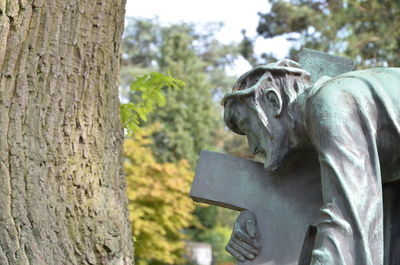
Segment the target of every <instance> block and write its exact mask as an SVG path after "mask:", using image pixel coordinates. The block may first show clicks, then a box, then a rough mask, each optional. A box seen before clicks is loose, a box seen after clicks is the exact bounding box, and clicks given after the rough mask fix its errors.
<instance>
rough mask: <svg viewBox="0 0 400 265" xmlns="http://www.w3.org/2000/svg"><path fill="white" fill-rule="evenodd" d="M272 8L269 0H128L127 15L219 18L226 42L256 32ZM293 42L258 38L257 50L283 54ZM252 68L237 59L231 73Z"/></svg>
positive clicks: (161, 18) (168, 18)
mask: <svg viewBox="0 0 400 265" xmlns="http://www.w3.org/2000/svg"><path fill="white" fill-rule="evenodd" d="M268 10H269V4H268V1H267V0H246V1H243V0H140V1H135V0H127V4H126V16H128V17H129V16H130V17H138V18H154V17H156V16H157V17H158V18H159V21H160V22H181V21H184V22H200V23H204V22H214V21H215V22H217V21H222V22H223V23H224V27H223V28H222V30H221V31H220V32H219V33H218V34H217V35H216V36H217V38H218V39H219V40H220V41H221V42H223V43H230V42H233V41H234V42H239V41H240V40H241V39H242V34H241V30H242V29H246V31H247V36H249V37H254V36H256V28H257V25H258V18H259V17H258V15H257V13H258V12H266V11H268ZM289 46H290V44H289V43H288V42H287V41H286V40H285V39H284V38H275V39H273V40H268V41H267V40H265V39H263V38H261V37H260V38H258V39H257V41H256V45H255V51H256V53H258V54H261V53H263V52H266V53H270V52H272V53H274V54H275V55H276V56H277V57H278V58H284V57H285V55H286V54H287V51H288V49H289ZM249 69H250V65H248V64H247V63H246V62H245V60H238V61H237V63H236V66H235V67H234V69H231V71H230V72H231V73H232V74H241V73H243V72H245V71H247V70H249Z"/></svg>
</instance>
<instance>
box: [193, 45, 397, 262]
mask: <svg viewBox="0 0 400 265" xmlns="http://www.w3.org/2000/svg"><path fill="white" fill-rule="evenodd" d="M304 54H305V55H303V60H301V62H302V63H303V64H304V67H305V68H303V66H302V65H300V64H298V63H296V62H294V61H291V60H287V59H286V60H281V61H278V62H277V63H272V64H267V65H262V66H258V67H256V68H254V69H253V70H251V71H249V72H247V73H245V74H244V75H242V76H241V77H240V78H239V79H238V81H237V82H236V84H235V85H234V87H233V91H232V92H231V93H228V94H227V95H225V97H224V98H223V100H222V102H223V104H224V107H225V113H224V117H225V123H226V125H227V126H228V127H229V128H230V129H231V130H232V131H234V132H235V133H238V134H242V135H246V136H247V139H248V142H249V147H250V150H251V152H252V153H262V154H263V155H264V156H265V163H264V167H265V169H266V172H268V173H265V174H264V176H262V174H258V177H260V178H262V177H265V178H269V181H270V182H271V183H273V182H274V181H277V180H278V179H279V178H280V177H282V179H283V181H284V180H286V179H287V176H288V173H287V172H290V173H289V175H297V178H298V179H299V183H300V182H301V181H300V180H301V179H303V178H305V177H306V176H305V175H304V172H303V173H302V172H301V171H299V173H298V174H296V167H297V166H293V165H298V164H301V161H303V160H304V161H305V164H307V163H308V162H307V163H306V161H308V159H309V158H308V156H307V155H303V156H302V155H300V156H299V155H296V154H299V153H302V152H304V150H311V152H312V153H315V154H316V159H315V163H316V164H317V166H319V168H320V181H321V189H320V190H319V191H315V188H313V187H314V186H313V185H311V186H310V187H307V186H304V185H299V189H298V193H299V194H307V196H308V194H310V193H313V192H316V193H318V192H319V194H321V193H322V199H321V201H320V203H321V205H320V206H321V207H320V210H319V214H318V215H317V217H316V219H315V222H311V221H312V220H311V221H310V223H309V225H316V227H317V229H313V227H312V226H311V227H310V229H309V230H308V232H307V227H305V226H304V223H301V225H300V226H299V227H298V228H299V229H300V230H302V234H303V235H305V234H306V235H307V236H306V239H305V242H304V243H302V244H300V246H296V247H295V249H296V250H292V252H296V253H291V254H293V255H298V256H297V259H298V260H297V261H296V262H294V261H292V259H291V258H290V259H289V260H287V259H285V257H282V258H280V259H279V258H274V259H275V260H268V258H266V257H267V256H268V253H265V254H264V253H263V251H262V249H263V247H264V246H268V244H270V245H271V244H272V245H274V244H275V243H276V242H282V238H279V234H274V236H273V237H272V236H271V237H268V236H265V237H262V235H263V234H265V235H268V233H269V231H272V229H276V228H275V227H270V228H268V227H266V226H265V227H264V225H260V220H259V216H260V213H256V214H255V215H253V214H250V213H249V211H244V212H242V214H241V215H240V216H239V218H238V220H237V222H236V224H235V228H234V232H233V234H232V239H231V241H230V242H229V244H228V246H227V251H228V252H230V253H231V254H232V255H234V256H235V257H236V258H237V259H238V260H239V261H248V262H249V261H251V263H252V264H277V265H278V264H279V265H281V264H282V265H286V264H297V263H299V264H312V265H318V264H324V265H328V264H329V265H342V264H343V265H351V264H355V265H383V264H385V265H388V264H390V265H395V264H400V184H399V181H400V152H399V150H400V69H398V68H375V69H367V70H361V71H351V72H346V71H350V70H352V67H353V66H354V64H352V63H351V61H347V62H346V61H345V60H340V59H338V58H334V57H329V56H328V55H324V54H320V53H319V54H318V52H313V51H305V53H304ZM307 57H308V58H307ZM318 58H322V59H321V60H325V62H324V63H319V61H318ZM329 58H332V60H330V59H329ZM316 65H318V67H314V68H313V66H316ZM338 65H339V66H340V65H342V66H340V67H338ZM324 68H326V69H324ZM335 69H336V70H335ZM310 72H311V73H310ZM337 74H339V75H337ZM313 75H314V77H313ZM329 75H330V76H329ZM314 81H315V83H314ZM293 160H294V161H293ZM215 163H218V162H215ZM309 167H310V168H315V165H314V164H312V163H311V164H309ZM300 168H301V167H300ZM308 170H310V169H308ZM226 172H229V171H226ZM226 172H225V173H226ZM285 172H286V173H285ZM219 174H220V175H223V174H224V172H223V171H221V172H219ZM196 178H198V176H197V177H196ZM292 181H294V182H295V180H292ZM226 185H228V184H226ZM231 186H235V183H232V185H231ZM249 186H250V187H251V186H252V185H251V183H250V182H245V183H241V186H239V188H237V187H235V188H234V189H235V190H237V189H244V190H246V189H248V187H249ZM271 187H272V186H270V188H271ZM265 192H267V190H265ZM238 194H239V193H238ZM270 194H271V193H270V192H269V194H267V193H266V195H265V197H263V198H265V200H268V198H272V197H273V196H272V197H269V195H270ZM254 195H255V196H259V193H255V194H254ZM290 196H293V198H295V197H296V196H298V194H294V193H293V194H292V195H290V194H286V195H285V196H283V197H282V198H281V199H283V198H288V197H289V198H290ZM317 197H318V195H317ZM275 198H278V197H276V196H275ZM266 203H267V202H266ZM276 203H278V204H279V203H282V202H278V200H277V202H276ZM315 203H318V199H315V200H314V203H313V204H315ZM299 205H303V207H304V210H303V211H306V210H307V209H306V208H305V207H306V205H304V203H302V202H301V200H299ZM249 210H253V209H249ZM256 210H257V209H255V210H253V211H256ZM264 215H265V217H263V218H264V220H262V221H263V222H267V221H265V220H266V219H265V218H268V215H269V216H271V218H276V216H274V212H269V213H265V214H264ZM301 216H302V215H301V214H298V215H296V214H295V213H294V212H293V213H291V214H290V215H288V216H287V218H294V219H295V218H300V219H301V218H303V217H301ZM287 218H286V219H285V218H283V217H282V220H281V225H282V226H284V225H285V224H286V223H287V222H291V220H288V219H287ZM311 219H312V218H311ZM302 220H303V221H304V219H302ZM273 222H275V221H273ZM256 223H257V225H256V226H255V225H254V224H256ZM254 227H257V228H258V229H255V228H254ZM260 228H262V229H263V231H260ZM291 229H294V228H291ZM264 230H265V231H264ZM290 232H293V233H295V231H290ZM290 232H289V233H290ZM272 234H273V233H272ZM260 235H261V237H260ZM260 238H261V239H262V242H260ZM290 240H291V239H289V238H288V239H284V240H283V242H285V241H286V242H287V244H288V245H290V244H291V242H290ZM296 240H297V241H298V238H296ZM267 242H268V243H267ZM296 244H297V243H296ZM275 248H276V249H278V248H281V249H282V255H291V254H287V253H285V252H284V250H285V248H286V246H285V245H281V246H279V245H277V246H276V247H275ZM260 249H261V252H260ZM300 250H301V255H300ZM260 253H261V254H262V255H267V256H265V257H264V258H263V260H257V257H258V255H259V254H260ZM261 254H260V255H261Z"/></svg>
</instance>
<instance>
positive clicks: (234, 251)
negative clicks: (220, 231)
mask: <svg viewBox="0 0 400 265" xmlns="http://www.w3.org/2000/svg"><path fill="white" fill-rule="evenodd" d="M225 250H226V251H227V252H228V253H229V254H231V255H232V256H234V257H235V258H236V259H237V260H239V261H241V262H243V261H245V260H246V259H245V257H243V256H242V255H241V254H240V253H239V252H237V251H236V250H234V249H233V248H232V247H231V246H230V245H227V246H226V247H225Z"/></svg>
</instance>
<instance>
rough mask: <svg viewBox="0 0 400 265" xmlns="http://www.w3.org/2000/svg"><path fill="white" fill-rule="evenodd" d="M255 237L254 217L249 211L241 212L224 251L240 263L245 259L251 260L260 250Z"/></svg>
mask: <svg viewBox="0 0 400 265" xmlns="http://www.w3.org/2000/svg"><path fill="white" fill-rule="evenodd" d="M256 235H257V229H256V216H255V215H254V213H253V212H251V211H243V212H242V213H241V214H240V215H239V217H238V218H237V219H236V222H235V225H234V227H233V232H232V235H231V239H230V240H229V243H228V245H226V247H225V250H226V251H228V252H229V253H230V254H231V255H232V256H234V257H235V258H236V259H238V260H239V261H241V262H243V261H245V260H246V259H248V260H252V259H254V258H255V256H256V255H257V254H258V252H259V249H260V245H259V243H258V242H257V241H256Z"/></svg>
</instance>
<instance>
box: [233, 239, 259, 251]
mask: <svg viewBox="0 0 400 265" xmlns="http://www.w3.org/2000/svg"><path fill="white" fill-rule="evenodd" d="M231 242H234V243H235V244H238V245H239V246H241V247H242V248H244V249H245V250H246V251H248V252H251V253H253V254H254V255H257V254H258V248H256V247H254V246H252V245H250V244H248V243H246V242H244V241H241V240H239V239H237V238H232V239H231Z"/></svg>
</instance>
